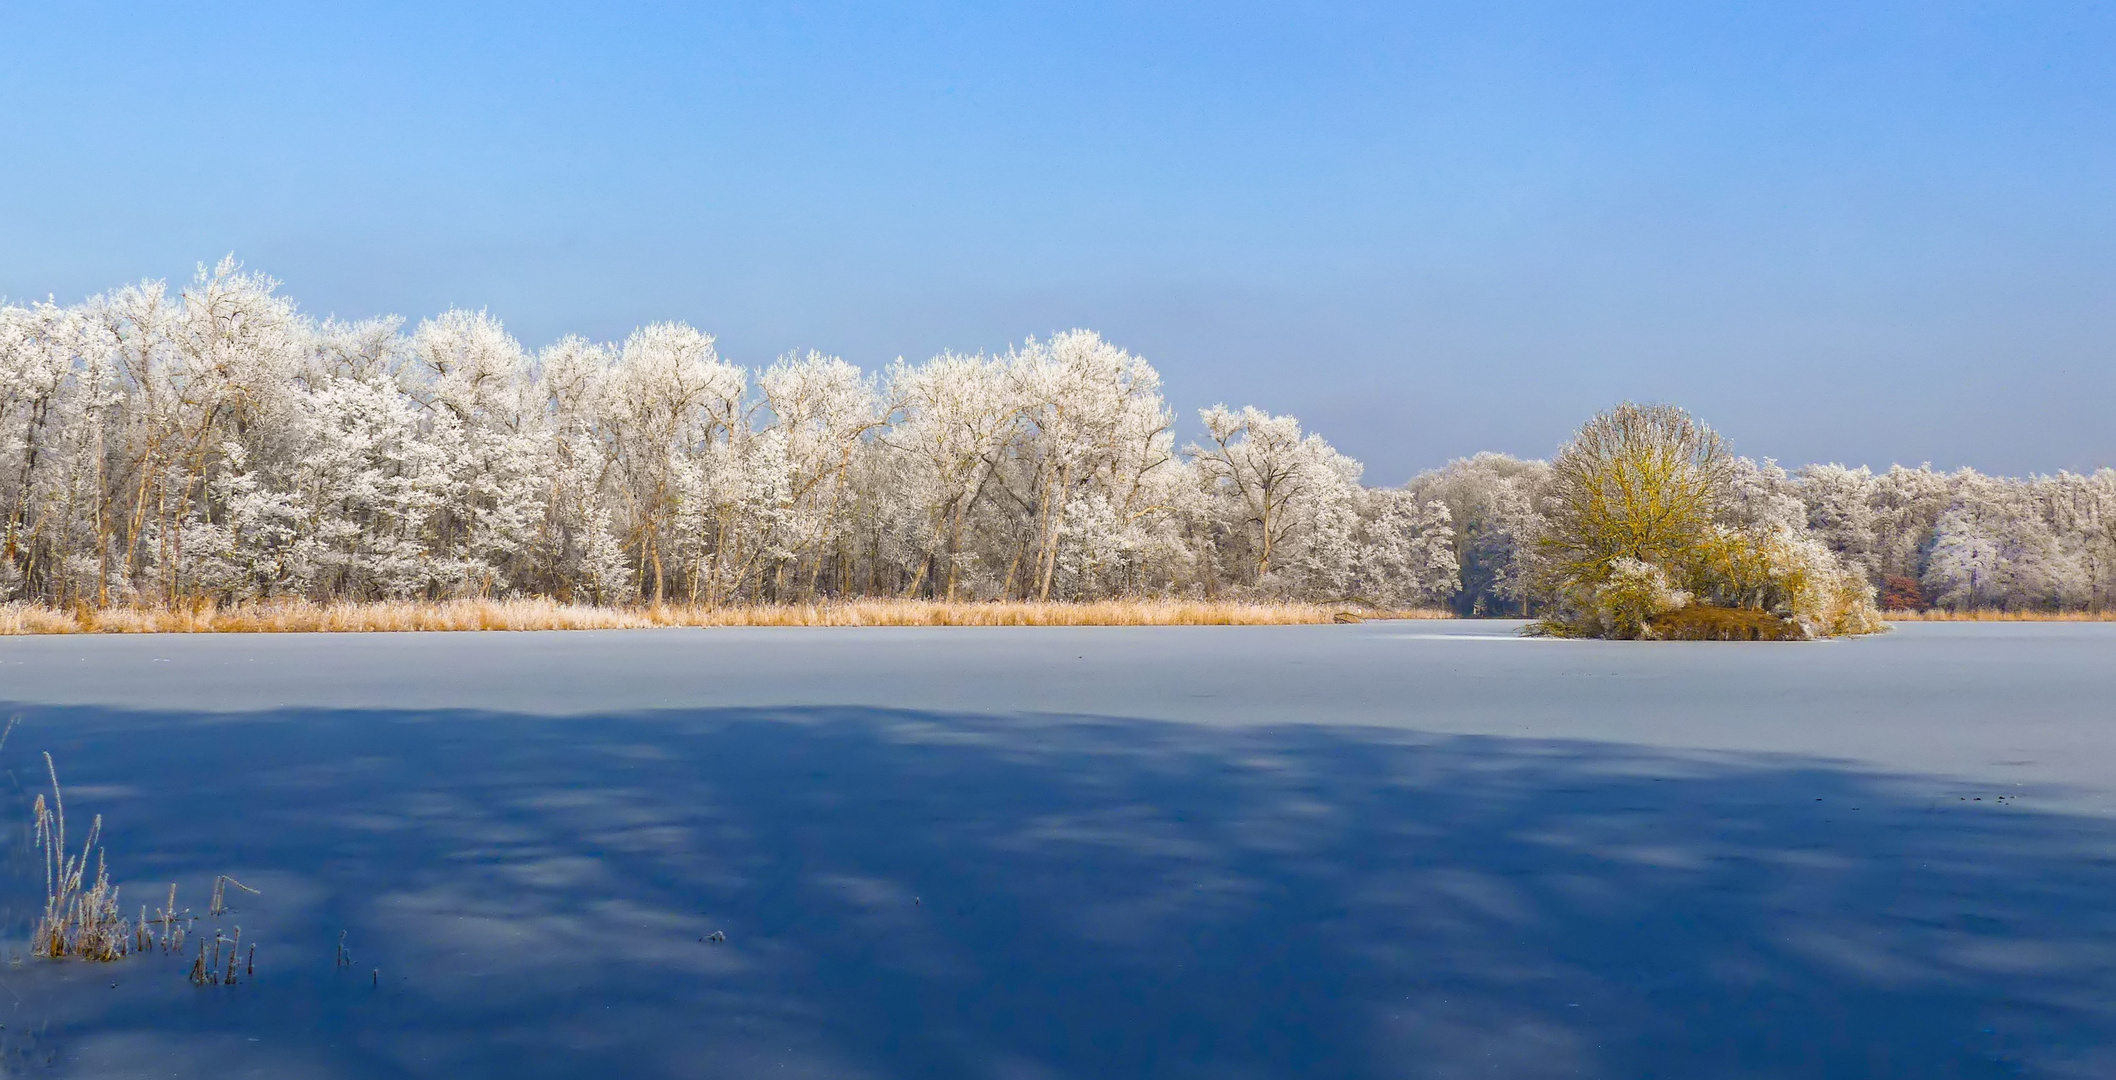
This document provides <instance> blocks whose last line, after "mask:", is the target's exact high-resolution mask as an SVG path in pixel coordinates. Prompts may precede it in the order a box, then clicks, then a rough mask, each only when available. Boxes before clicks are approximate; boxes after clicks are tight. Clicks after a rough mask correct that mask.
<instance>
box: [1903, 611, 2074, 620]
mask: <svg viewBox="0 0 2116 1080" xmlns="http://www.w3.org/2000/svg"><path fill="white" fill-rule="evenodd" d="M1881 617H1882V618H1884V619H1887V620H1888V621H1889V622H2116V611H1941V610H1938V609H1934V610H1932V611H1884V612H1882V613H1881Z"/></svg>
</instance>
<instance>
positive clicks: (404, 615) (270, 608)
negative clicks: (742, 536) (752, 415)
mask: <svg viewBox="0 0 2116 1080" xmlns="http://www.w3.org/2000/svg"><path fill="white" fill-rule="evenodd" d="M1348 614H1349V615H1357V616H1358V617H1359V618H1368V619H1371V618H1448V617H1450V616H1449V614H1448V613H1447V612H1445V611H1424V610H1420V611H1390V612H1376V611H1364V610H1359V611H1352V610H1348V609H1346V608H1343V607H1331V606H1327V605H1320V604H1248V603H1216V602H1209V601H1189V600H1103V601H1095V602H1091V603H1035V602H1028V601H1005V602H992V603H978V602H960V603H947V602H942V601H931V600H848V601H843V602H833V603H820V604H781V605H764V606H757V607H685V606H677V605H665V606H662V607H624V608H615V607H592V606H588V605H583V604H562V603H559V602H557V601H555V600H449V601H443V602H439V603H429V602H411V601H406V602H383V603H372V604H311V603H306V602H298V601H297V602H286V603H271V604H257V605H244V606H239V607H225V608H223V607H216V606H213V605H210V604H209V605H203V606H201V607H199V608H197V609H195V610H194V609H189V608H176V609H165V608H106V609H103V610H100V611H98V610H94V609H91V608H85V607H84V608H80V609H78V610H75V611H65V610H61V609H58V608H49V607H36V606H28V605H21V604H9V605H0V635H5V634H204V633H261V634H289V633H305V632H330V633H365V632H384V631H399V630H631V629H641V628H647V627H657V626H1284V625H1293V624H1301V623H1326V622H1331V621H1333V620H1336V619H1338V618H1339V617H1340V616H1343V615H1348Z"/></svg>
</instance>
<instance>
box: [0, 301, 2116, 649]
mask: <svg viewBox="0 0 2116 1080" xmlns="http://www.w3.org/2000/svg"><path fill="white" fill-rule="evenodd" d="M1200 421H1201V424H1200V427H1201V428H1202V431H1203V436H1202V437H1201V438H1200V439H1198V440H1196V441H1192V442H1189V443H1187V444H1186V445H1183V446H1181V447H1178V446H1177V445H1176V439H1175V429H1176V417H1175V413H1174V412H1173V411H1172V410H1171V409H1170V408H1169V407H1168V405H1167V404H1166V403H1165V402H1164V401H1163V399H1162V397H1161V393H1160V379H1159V376H1158V375H1157V374H1156V373H1155V371H1154V369H1153V368H1152V367H1151V366H1150V365H1149V364H1147V363H1146V362H1145V361H1144V360H1142V359H1140V358H1139V357H1136V356H1133V355H1131V354H1130V353H1127V352H1125V351H1124V350H1122V349H1120V348H1117V347H1116V346H1114V345H1111V344H1110V343H1108V342H1105V341H1103V340H1102V339H1101V338H1100V337H1098V336H1097V335H1095V334H1093V333H1091V332H1087V331H1079V330H1076V331H1071V332H1068V333H1062V334H1057V335H1054V336H1052V337H1050V338H1048V339H1045V340H1034V339H1031V340H1029V341H1027V342H1025V343H1024V344H1022V345H1020V346H1018V347H1016V348H1013V349H1011V350H1009V351H1008V352H1006V353H1004V354H1001V355H960V354H955V353H943V354H942V355H940V356H936V357H933V358H931V359H929V360H926V361H924V362H922V363H917V364H907V363H903V362H901V361H900V362H898V363H897V364H894V365H892V366H890V367H889V368H888V369H887V370H884V371H881V372H873V373H870V372H863V371H861V370H860V369H859V368H857V367H854V366H853V365H851V364H848V363H845V362H844V361H842V360H839V359H837V358H834V357H828V356H822V355H818V354H815V353H809V354H806V355H788V356H786V357H783V358H781V359H780V360H778V361H777V362H776V363H773V364H772V365H770V366H769V367H766V368H764V369H762V370H750V369H747V368H743V367H740V366H737V365H733V364H730V363H727V362H725V361H723V360H722V359H721V358H720V357H719V355H718V354H717V352H716V351H715V349H714V344H713V339H712V338H711V337H709V336H707V335H706V334H703V333H701V332H699V331H697V330H694V329H692V328H690V327H687V326H683V325H681V324H675V323H661V324H656V325H653V326H648V327H645V328H642V329H640V330H638V331H636V332H634V333H633V334H632V335H631V336H630V337H628V338H627V339H626V340H625V341H623V342H622V343H598V342H590V341H586V340H583V339H580V338H567V339H564V340H562V341H559V342H557V343H556V344H553V345H550V346H548V347H546V348H544V349H542V350H539V351H535V352H531V351H528V350H525V349H524V348H523V347H522V346H521V345H520V344H519V343H518V342H516V341H515V340H514V339H513V338H511V337H509V336H508V335H507V333H506V332H505V331H504V329H503V328H502V326H501V325H500V323H499V322H498V321H497V320H496V319H494V318H492V317H491V316H489V315H487V314H485V313H483V312H469V311H450V312H448V313H446V314H443V315H441V316H439V317H436V318H433V319H429V320H427V321H424V322H422V323H420V324H418V325H417V326H416V327H413V328H411V329H410V331H409V332H406V329H405V327H404V324H403V323H402V322H401V321H399V320H396V319H376V320H368V321H363V322H350V323H349V322H339V321H335V320H324V321H318V320H315V319H312V318H310V317H307V316H305V315H303V314H302V313H301V312H300V311H299V310H298V309H297V308H296V307H295V305H294V304H293V303H292V302H291V301H290V300H288V299H287V298H285V297H284V296H281V295H280V294H278V292H277V291H276V287H275V283H274V282H272V281H271V280H269V279H268V278H265V277H262V276H260V275H257V274H254V273H250V272H246V271H244V270H242V269H241V268H240V267H238V266H237V265H236V264H234V263H233V262H232V261H223V262H222V263H221V264H220V265H219V266H217V267H215V268H213V269H211V270H202V271H201V273H200V274H199V276H198V278H197V279H196V280H195V281H193V282H192V283H191V284H190V285H189V286H187V287H185V288H183V289H181V290H178V291H176V292H174V293H172V292H171V291H169V290H168V289H167V288H166V287H165V286H163V285H162V284H161V283H159V282H148V283H143V284H140V285H134V286H129V287H126V288H123V289H120V290H117V291H115V292H112V293H109V294H106V295H103V296H99V297H96V298H94V299H91V300H88V301H86V302H84V303H81V304H79V305H75V306H70V307H63V306H58V305H54V304H32V305H27V306H22V305H9V306H4V307H0V508H4V512H5V514H6V520H5V537H4V543H0V600H5V601H16V602H33V603H44V604H55V605H60V606H70V605H76V604H88V605H94V606H111V605H149V606H158V605H176V604H185V603H195V602H199V601H206V600H210V601H215V602H221V603H229V602H244V601H257V600H269V599H272V598H277V597H301V598H306V599H310V600H317V601H335V600H347V601H353V600H377V599H399V598H424V599H446V598H453V597H466V596H487V597H502V596H548V597H553V598H557V599H561V600H568V601H575V602H588V603H601V604H637V603H642V602H656V601H671V602H684V603H696V604H749V603H774V602H790V601H805V600H813V599H818V598H830V597H855V596H862V597H864V596H912V597H934V598H943V599H966V600H967V599H990V598H1027V599H1050V600H1086V599H1100V598H1108V597H1133V596H1180V597H1209V598H1222V599H1247V598H1254V599H1259V600H1265V599H1269V600H1307V601H1331V602H1338V601H1342V602H1352V603H1363V604H1371V605H1375V606H1378V607H1384V608H1398V607H1409V606H1419V605H1440V604H1446V605H1451V606H1453V607H1454V608H1455V609H1456V610H1458V611H1460V612H1462V613H1463V614H1512V613H1520V612H1523V611H1525V610H1527V609H1528V608H1530V607H1531V606H1532V605H1533V604H1534V602H1535V591H1534V590H1535V584H1534V583H1535V579H1536V575H1535V574H1534V573H1533V572H1532V570H1533V566H1534V563H1535V552H1536V549H1537V537H1538V535H1539V530H1541V529H1542V528H1543V525H1544V518H1543V513H1544V510H1545V505H1544V503H1545V498H1546V496H1547V494H1548V488H1549V484H1550V475H1551V474H1550V467H1549V466H1548V465H1547V464H1545V463H1544V462H1541V461H1530V460H1522V459H1518V458H1513V457H1508V456H1505V455H1499V454H1479V455H1477V456H1475V457H1472V458H1467V459H1463V460H1459V461H1455V462H1452V463H1450V464H1448V465H1447V466H1445V467H1443V468H1440V469H1436V470H1433V471H1431V472H1427V473H1425V474H1423V475H1420V476H1418V477H1417V478H1415V479H1413V480H1412V481H1411V482H1410V483H1409V484H1407V485H1405V486H1402V487H1368V486H1364V485H1362V483H1361V469H1360V465H1359V463H1358V462H1356V461H1353V460H1352V459H1350V458H1348V457H1346V456H1345V455H1343V454H1341V453H1339V452H1337V451H1336V450H1334V449H1333V448H1331V447H1330V445H1329V444H1328V443H1327V442H1325V441H1324V440H1323V439H1322V438H1321V437H1320V436H1318V435H1314V434H1310V433H1306V432H1304V431H1303V430H1302V429H1301V426H1300V424H1299V423H1298V422H1297V421H1296V420H1294V419H1293V418H1292V417H1287V416H1274V415H1270V414H1268V413H1266V412H1262V411H1258V410H1256V409H1253V408H1244V409H1240V410H1231V409H1227V408H1224V407H1221V406H1214V407H1213V408H1210V409H1206V410H1203V412H1202V413H1201V414H1200ZM1735 465H1736V467H1735V469H1734V474H1733V475H1734V491H1735V493H1736V495H1735V497H1736V498H1738V499H1739V500H1741V502H1742V504H1743V511H1742V513H1743V518H1744V520H1750V521H1759V522H1765V523H1775V524H1776V525H1777V526H1781V527H1783V528H1784V529H1787V530H1796V531H1798V532H1799V533H1800V534H1801V535H1802V536H1803V537H1812V538H1813V539H1814V540H1815V541H1817V542H1819V543H1821V544H1823V545H1826V546H1827V547H1828V548H1829V549H1830V550H1831V551H1832V552H1834V554H1835V556H1836V557H1837V559H1839V560H1841V562H1842V564H1843V565H1846V566H1849V567H1854V568H1856V569H1857V570H1858V571H1860V572H1862V573H1863V574H1864V575H1865V577H1866V578H1867V580H1868V581H1869V582H1870V583H1871V584H1872V586H1873V587H1874V589H1875V590H1876V591H1877V593H1878V595H1879V597H1880V601H1881V603H1882V605H1883V606H1885V607H1891V608H1903V607H1933V606H1936V607H1945V608H1957V609H1968V608H2003V609H2015V610H2047V611H2060V610H2078V609H2101V608H2107V607H2109V606H2111V604H2112V601H2116V470H2110V469H2101V470H2099V471H2097V472H2095V473H2093V474H2092V475H2075V474H2071V473H2058V474H2056V475H2054V476H2035V477H2029V478H2025V479H2016V478H2003V477H1991V476H1985V475H1982V474H1980V473H1976V472H1973V471H1967V470H1964V471H1960V472H1953V473H1941V472H1935V471H1933V470H1931V469H1926V468H1919V469H1906V468H1901V467H1897V468H1893V469H1890V470H1889V471H1887V472H1884V473H1879V474H1875V473H1872V472H1869V471H1868V470H1866V469H1863V468H1859V469H1849V468H1845V467H1842V466H1839V465H1814V466H1807V467H1804V468H1800V469H1797V470H1794V471H1792V472H1790V473H1789V472H1787V471H1785V470H1783V469H1781V468H1779V467H1778V466H1777V465H1776V464H1774V463H1772V462H1769V461H1764V462H1760V463H1759V462H1755V461H1751V460H1748V459H1738V460H1737V461H1736V463H1735Z"/></svg>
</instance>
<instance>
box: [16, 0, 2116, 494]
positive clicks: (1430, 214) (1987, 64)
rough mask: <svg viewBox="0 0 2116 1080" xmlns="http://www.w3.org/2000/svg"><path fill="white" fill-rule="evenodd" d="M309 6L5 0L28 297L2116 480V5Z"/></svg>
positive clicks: (1529, 442)
mask: <svg viewBox="0 0 2116 1080" xmlns="http://www.w3.org/2000/svg"><path fill="white" fill-rule="evenodd" d="M326 7H327V6H326V5H305V4H286V3H273V4H254V5H243V4H218V5H203V4H201V5H189V4H180V5H162V4H156V5H146V4H142V5H137V6H130V7H128V6H93V5H87V4H41V3H40V4H29V3H15V2H0V57H4V60H0V148H4V150H0V154H4V155H5V156H4V166H0V200H4V208H0V294H5V295H7V296H10V297H13V298H15V299H30V298H42V297H44V296H45V295H47V294H56V295H57V296H58V297H59V298H60V299H62V300H76V299H79V298H81V297H83V296H86V295H88V294H90V293H93V292H96V291H100V290H102V289H105V288H109V287H111V286H114V285H117V284H121V283H123V282H126V281H131V280H137V279H139V278H143V277H167V278H171V279H174V280H180V279H182V278H185V277H187V276H188V275H189V274H190V272H191V269H192V267H193V266H194V264H196V263H197V262H199V261H201V260H211V259H213V258H216V257H218V256H219V255H221V254H222V253H225V252H229V251H233V252H235V253H236V254H237V255H238V256H239V257H240V258H242V259H243V260H244V261H245V262H246V263H247V264H248V265H249V266H250V267H252V268H254V269H259V270H263V271H265V272H267V273H270V274H272V275H273V276H275V277H278V278H280V279H281V280H283V281H284V282H285V283H286V288H287V290H288V291H289V292H290V293H291V294H292V295H294V296H295V297H296V298H297V299H299V300H300V301H301V302H302V304H303V305H304V306H305V307H306V308H307V309H309V310H311V311H314V312H317V313H319V314H328V313H335V314H338V315H343V316H361V315H369V314H380V313H397V314H402V315H405V316H407V317H410V318H413V319H416V318H418V317H421V316H424V315H429V314H432V313H434V312H437V311H439V310H441V309H444V308H446V307H448V306H450V305H462V306H469V307H486V308H489V309H490V310H492V311H493V312H494V313H495V314H497V315H499V316H500V317H501V318H502V319H503V320H505V321H506V323H507V325H508V326H509V327H510V328H511V329H512V330H513V331H514V332H515V333H516V334H517V335H518V336H520V337H521V338H523V339H524V340H525V341H526V342H528V343H530V344H532V345H536V344H542V343H544V342H546V341H549V340H551V339H552V338H555V337H557V336H559V335H560V334H563V333H566V332H575V331H577V332H581V333H586V334H589V335H593V336H618V335H621V334H623V333H624V332H625V331H626V330H628V329H629V328H630V327H632V326H633V325H635V324H637V323H640V322H643V321H648V320H656V319H668V318H674V319H683V320H686V321H689V322H691V323H694V324H696V325H698V326H700V327H701V328H704V329H706V330H708V331H709V332H711V333H714V334H716V335H717V336H718V337H719V338H720V341H721V346H722V351H723V352H724V353H725V354H726V355H728V356H730V357H731V358H733V359H736V360H738V361H742V362H748V363H763V362H766V361H769V360H770V359H771V358H772V357H773V356H774V355H775V354H777V353H780V352H782V351H785V350H787V349H793V348H804V349H805V348H810V347H814V348H819V349H822V350H825V351H828V352H834V353H838V354H840V355H843V356H845V357H846V358H848V359H851V360H854V361H856V362H859V363H862V364H865V365H870V366H873V365H878V364H881V363H884V362H886V361H887V360H889V359H891V358H893V357H895V356H897V355H900V354H901V355H905V356H908V357H911V358H919V357H923V356H925V355H928V354H930V353H932V352H934V351H936V350H938V349H941V348H943V347H946V348H955V349H965V350H968V349H978V348H984V349H996V348H1003V347H1004V346H1005V345H1006V344H1007V343H1008V342H1009V341H1012V340H1018V339H1019V338H1021V337H1022V336H1024V335H1027V334H1031V333H1035V334H1043V333H1047V332H1049V331H1052V330H1056V329H1064V328H1068V327H1072V326H1087V327H1092V328H1095V329H1098V330H1101V331H1102V332H1103V333H1104V334H1105V335H1106V336H1108V337H1110V338H1112V339H1113V340H1115V341H1117V342H1118V343H1120V344H1122V345H1125V346H1126V347H1128V348H1131V349H1133V350H1134V351H1138V352H1141V353H1143V354H1144V355H1146V356H1147V357H1148V358H1149V359H1151V360H1152V361H1153V362H1154V363H1155V364H1156V365H1157V366H1159V367H1160V368H1161V370H1162V371H1163V373H1164V374H1165V375H1166V377H1167V383H1168V391H1169V395H1170V397H1171V399H1172V401H1173V402H1174V403H1175V404H1176V405H1177V406H1178V407H1179V408H1181V409H1182V410H1183V411H1184V413H1185V415H1186V418H1187V417H1189V416H1190V415H1191V414H1192V413H1193V412H1194V410H1195V409H1196V407H1198V406H1200V405H1206V404H1210V403H1212V402H1214V401H1219V400H1225V401H1227V402H1228V403H1229V404H1244V403H1250V404H1257V405H1260V406H1264V407H1266V408H1269V409H1272V410H1274V411H1280V412H1292V413H1294V414H1296V415H1298V416H1300V417H1301V418H1302V419H1303V420H1304V421H1306V422H1307V423H1308V424H1309V426H1310V427H1311V428H1313V429H1315V430H1319V431H1321V432H1323V433H1324V434H1325V435H1326V436H1328V437H1329V438H1330V439H1331V440H1332V441H1333V442H1335V443H1337V444H1338V445H1339V446H1340V447H1341V448H1343V449H1345V450H1346V451H1347V452H1349V453H1352V454H1354V455H1355V456H1357V457H1360V458H1361V459H1363V460H1365V461H1367V462H1368V464H1369V472H1368V479H1369V480H1370V482H1395V481H1399V480H1402V479H1404V478H1405V477H1407V476H1408V475H1409V474H1410V473H1412V472H1414V471H1416V470H1417V469H1420V468H1423V467H1427V466H1431V465H1436V464H1439V463H1441V462H1442V461H1444V460H1446V459H1447V458H1450V457H1454V456H1459V455H1464V454H1468V453H1471V452H1474V451H1476V450H1479V449H1497V450H1506V451H1511V452H1514V453H1520V454H1531V455H1544V454H1548V453H1549V452H1550V451H1551V450H1552V449H1554V448H1555V447H1556V445H1557V444H1558V443H1559V442H1560V441H1562V440H1563V438H1564V437H1565V435H1566V434H1567V432H1568V431H1569V430H1570V428H1571V427H1572V426H1573V425H1575V424H1576V423H1577V422H1578V421H1579V420H1580V419H1582V418H1584V417H1585V416H1586V415H1587V414H1589V413H1591V412H1593V411H1594V410H1596V409H1597V408H1600V407H1603V406H1605V405H1608V404H1610V403H1612V402H1614V401H1617V400H1619V399H1622V398H1626V397H1630V398H1637V399H1650V400H1668V401H1674V402H1676V403H1678V404H1682V405H1685V406H1687V407H1689V408H1690V409H1692V410H1693V411H1696V412H1698V413H1700V414H1701V415H1703V416H1704V417H1705V418H1706V419H1707V420H1709V421H1711V422H1713V423H1714V424H1715V425H1717V426H1718V427H1720V428H1721V429H1722V430H1723V431H1725V432H1726V433H1727V434H1729V435H1730V436H1732V437H1733V438H1734V440H1735V443H1736V445H1737V447H1738V448H1739V449H1741V450H1742V451H1743V452H1746V453H1750V454H1754V455H1758V456H1764V455H1769V456H1775V457H1778V458H1780V459H1782V460H1786V461H1788V462H1804V461H1809V460H1843V461H1847V462H1851V463H1860V462H1865V463H1872V464H1875V465H1885V464H1887V463H1889V462H1892V461H1899V460H1900V461H1904V462H1909V463H1916V462H1919V461H1924V460H1930V461H1932V462H1934V463H1935V464H1938V465H1942V466H1955V465H1965V464H1966V465H1975V466H1977V467H1979V468H1984V469H1987V470H1998V471H2007V472H2022V471H2029V470H2034V471H2048V470H2055V469H2058V468H2073V469H2080V468H2088V467H2092V466H2096V465H2100V464H2116V348H2112V345H2116V7H2112V6H2109V5H2090V4H2077V5H2073V4H2063V3H2010V2H2009V3H1988V4H1947V3H1929V2H1928V3H1904V4H1882V3H1871V4H1844V3H1841V2H1840V3H1817V4H1800V3H1794V2H1787V0H1778V2H1771V3H1758V4H1739V3H1730V4H1699V3H1694V2H1688V3H1667V4H1636V5H1611V4H1587V3H1563V4H1558V3H1553V4H1544V5H1508V4H1499V3H1460V4H1448V5H1418V4H1411V3H1394V4H1373V5H1356V4H1319V3H1310V4H1298V5H1296V4H1284V5H1275V6H1270V7H1265V6H1252V5H1245V4H1239V3H1234V4H1229V3H1218V4H1196V5H1166V4H1163V5H1149V4H1108V5H1103V4H1094V3H1067V4H1049V5H1036V6H1018V5H1004V4H997V3H975V4H967V3H966V4H895V5H883V4H829V3H799V4H784V5H752V6H739V5H728V6H717V5H696V6H676V5H670V6H666V7H644V6H639V7H626V6H620V5H608V4H598V5H585V4H584V5H580V6H578V7H571V8H557V7H546V6H541V5H534V4H527V5H525V4H491V5H473V4H460V5H436V4H404V5H389V4H372V5H341V6H339V7H342V8H345V9H348V10H329V11H327V10H323V9H324V8H326ZM355 8H357V10H351V9H355Z"/></svg>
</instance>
